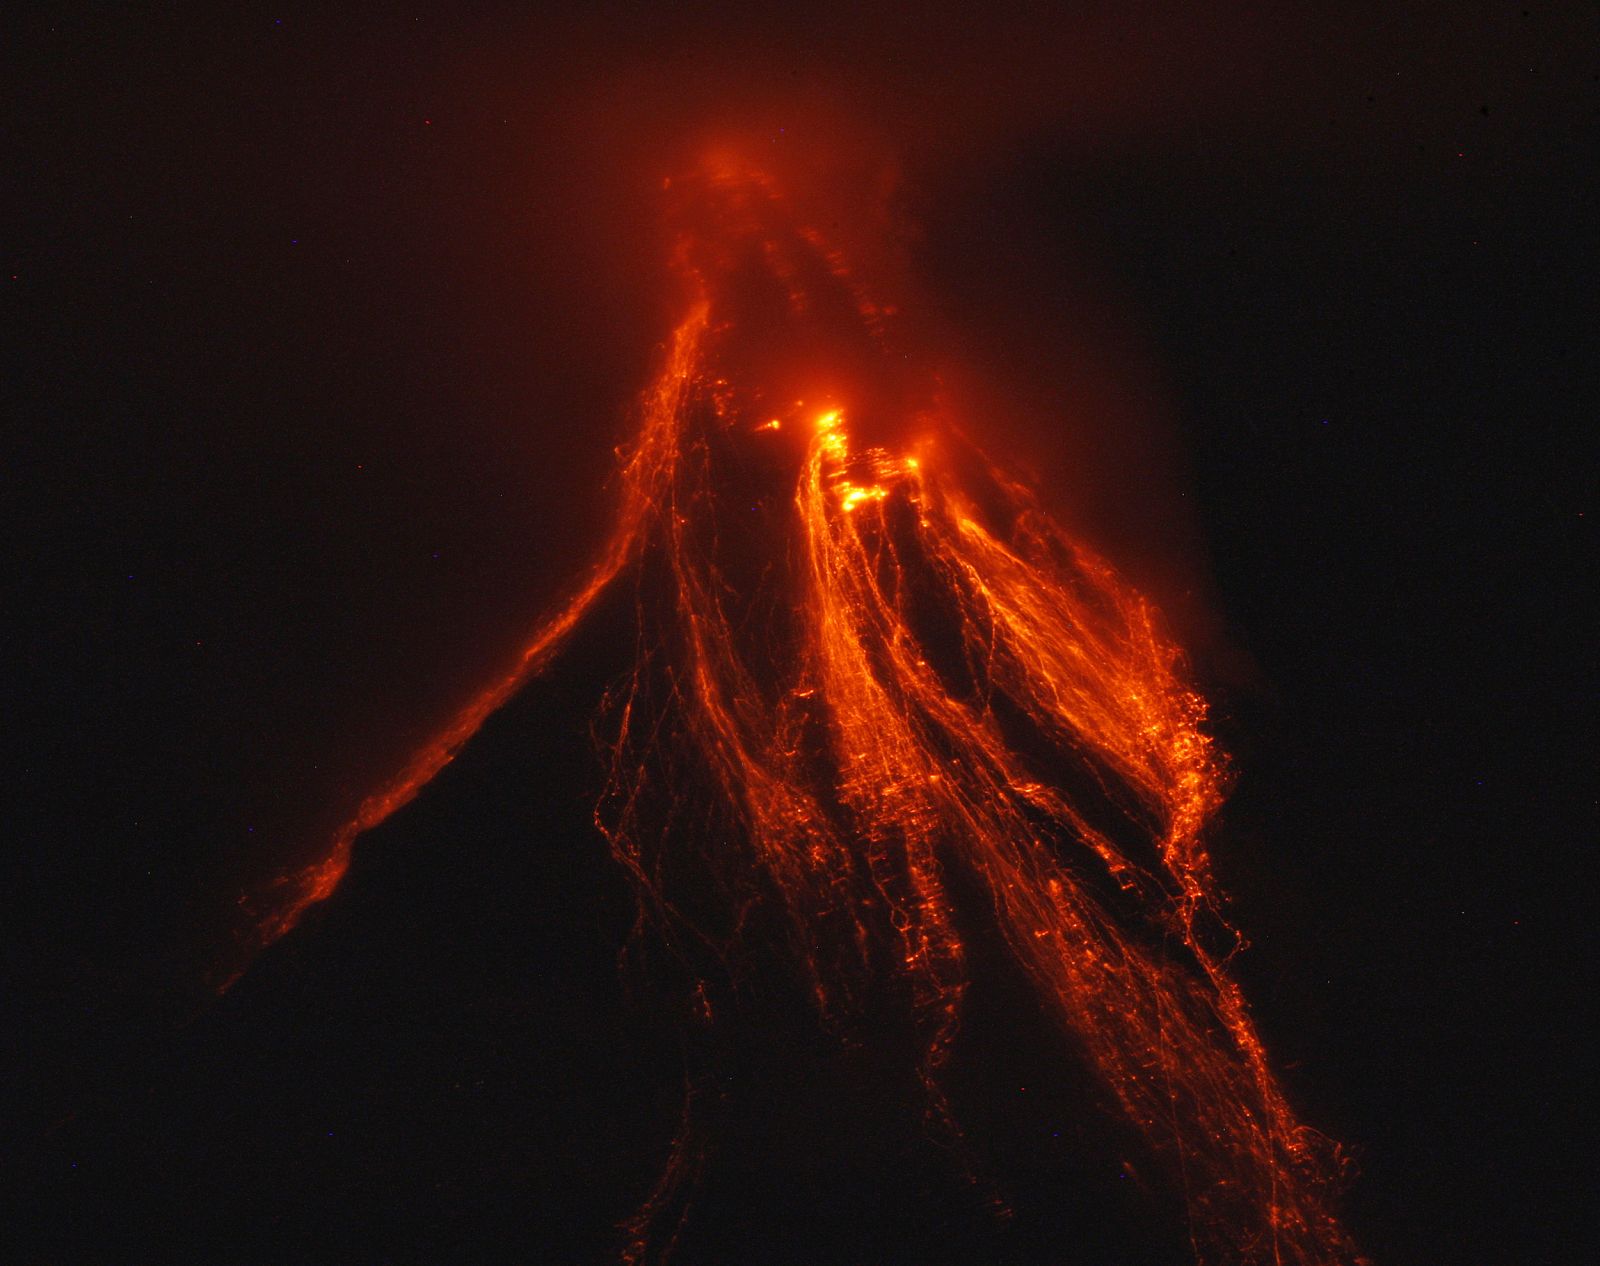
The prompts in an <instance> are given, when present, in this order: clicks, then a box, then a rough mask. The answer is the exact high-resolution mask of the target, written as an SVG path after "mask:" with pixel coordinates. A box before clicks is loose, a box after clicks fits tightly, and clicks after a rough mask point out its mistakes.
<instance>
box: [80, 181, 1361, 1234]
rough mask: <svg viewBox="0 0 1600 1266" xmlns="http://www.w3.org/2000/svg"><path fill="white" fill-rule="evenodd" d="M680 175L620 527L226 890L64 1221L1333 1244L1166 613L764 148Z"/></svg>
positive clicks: (1213, 763) (200, 1228) (1315, 1155)
mask: <svg viewBox="0 0 1600 1266" xmlns="http://www.w3.org/2000/svg"><path fill="white" fill-rule="evenodd" d="M667 192H668V197H669V201H670V202H671V203H672V204H673V217H674V223H675V226H676V229H675V243H676V245H675V251H674V263H675V266H676V271H677V275H678V276H679V278H680V280H681V283H682V289H683V295H684V298H683V303H682V310H683V315H682V317H681V320H680V321H679V323H678V325H677V328H676V330H675V332H674V334H673V335H672V338H671V339H670V341H669V343H668V344H667V345H666V347H665V348H664V349H663V352H662V355H661V364H660V368H659V371H658V374H657V377H656V380H655V382H654V383H653V385H652V386H651V387H650V388H649V389H648V390H647V391H646V392H645V393H644V394H643V396H642V397H641V400H640V403H639V407H638V429H637V435H636V438H635V439H634V441H633V443H632V444H631V445H630V446H629V447H627V448H626V449H624V450H623V451H621V452H620V453H619V468H618V472H619V473H618V476H617V480H616V485H617V486H616V489H615V495H616V497H617V500H618V510H617V514H616V519H615V526H614V528H613V531H612V533H611V535H610V537H609V538H608V540H607V541H606V542H605V544H604V545H603V546H602V548H601V550H600V551H599V553H598V556H597V559H596V562H595V563H594V565H593V567H592V569H591V571H590V573H589V574H588V575H587V576H586V577H585V578H584V579H583V580H582V582H581V583H580V584H579V585H578V586H577V587H576V588H575V590H574V592H573V593H572V595H571V596H570V597H569V598H568V599H567V600H566V601H565V602H564V603H563V604H562V605H560V606H559V607H558V608H557V609H556V610H555V612H554V613H553V614H552V615H551V616H550V617H549V619H548V620H547V621H546V622H545V623H544V624H542V625H541V626H540V627H539V628H538V629H537V630H536V632H535V633H534V635H533V636H532V638H531V639H530V642H529V644H528V646H527V648H526V650H525V652H524V653H523V655H522V656H521V658H520V660H519V661H518V662H517V663H516V664H515V665H513V666H512V667H511V668H510V669H509V670H508V671H507V672H506V673H505V674H504V675H503V676H502V677H501V678H499V679H498V680H496V681H495V682H493V683H491V684H490V685H489V686H488V687H486V688H485V690H484V691H483V692H482V693H481V694H480V695H479V696H478V697H477V698H476V699H474V700H473V701H472V702H471V703H469V705H468V706H467V707H466V708H465V709H464V710H463V711H462V713H461V714H460V716H459V717H458V718H457V719H456V720H455V721H454V722H453V723H452V724H451V725H449V726H448V727H447V728H446V729H445V730H444V732H443V733H441V734H440V735H439V736H438V737H437V738H436V739H435V740H434V741H433V742H431V743H429V744H427V745H426V746H425V747H424V748H423V749H422V750H421V751H420V752H419V753H418V754H417V755H416V757H415V758H414V759H413V761H412V762H410V763H409V764H408V765H407V766H406V768H405V769H403V770H402V771H400V773H399V774H398V775H397V776H396V777H395V778H394V779H393V780H392V781H391V782H390V783H389V784H388V785H386V786H384V787H382V788H380V789H378V790H377V791H376V792H374V793H373V795H372V796H370V797H369V798H368V799H367V800H366V801H365V802H364V803H363V804H362V805H361V807H360V808H359V810H358V811H357V812H356V814H355V815H354V816H353V817H352V819H351V821H350V822H349V824H348V825H347V827H346V828H345V829H344V830H343V831H342V832H341V833H340V834H339V835H338V836H337V837H336V838H335V839H334V840H333V841H332V842H331V844H330V846H329V847H328V849H327V850H326V851H325V854H324V856H323V857H322V858H321V859H319V860H318V861H317V862H316V863H315V864H314V865H312V866H310V867H308V868H305V869H303V870H299V871H295V872H292V873H289V874H286V875H284V876H282V877H281V878H280V879H279V880H278V881H277V883H276V884H274V885H272V886H270V887H269V888H268V889H267V890H266V891H264V892H263V893H260V894H255V895H254V896H253V897H252V898H251V905H252V907H253V908H255V909H257V910H258V911H259V912H260V913H259V916H258V919H257V923H256V926H255V930H254V932H253V936H254V940H255V945H256V947H257V948H258V949H259V950H261V951H262V952H261V954H260V957H259V959H258V961H257V962H256V963H255V965H254V966H253V967H252V968H251V969H250V970H249V971H248V972H247V973H246V974H245V975H244V976H243V977H242V978H239V979H236V980H229V981H227V982H225V984H224V989H223V992H224V995H225V996H224V998H223V1000H222V1002H221V1003H220V1004H219V1005H218V1007H217V1008H216V1010H215V1011H214V1012H213V1013H212V1014H211V1015H210V1016H209V1017H207V1019H206V1020H205V1021H204V1022H203V1023H202V1024H201V1025H200V1026H199V1027H198V1028H197V1029H196V1030H195V1031H194V1032H193V1033H192V1034H191V1036H190V1039H189V1041H188V1044H187V1047H186V1050H185V1051H184V1053H183V1054H182V1055H181V1056H180V1057H178V1058H176V1059H175V1060H174V1062H173V1066H172V1069H171V1071H170V1072H169V1074H168V1076H167V1084H166V1085H165V1087H164V1088H163V1089H161V1090H160V1091H159V1092H158V1093H157V1094H156V1095H155V1096H154V1098H153V1099H152V1103H153V1104H155V1105H158V1106H157V1107H152V1108H151V1109H150V1111H149V1112H148V1113H145V1114H143V1115H140V1116H138V1118H137V1120H136V1121H134V1122H133V1123H131V1124H129V1126H128V1127H127V1128H128V1130H129V1131H130V1132H132V1134H133V1135H136V1136H137V1138H135V1139H134V1140H132V1141H131V1142H130V1141H129V1140H128V1139H125V1140H124V1142H125V1143H129V1152H128V1154H130V1155H136V1156H143V1157H146V1158H148V1161H149V1162H150V1163H149V1165H148V1171H149V1173H153V1174H158V1175H159V1180H158V1181H154V1182H152V1181H151V1180H150V1178H149V1177H148V1176H147V1175H146V1174H145V1173H138V1172H135V1173H127V1174H124V1175H122V1177H121V1178H120V1179H119V1180H118V1181H120V1182H123V1183H125V1184H128V1185H130V1188H131V1189H132V1190H134V1191H140V1192H143V1194H142V1195H141V1196H140V1198H138V1199H136V1200H133V1201H129V1202H124V1203H125V1204H126V1205H128V1206H129V1207H136V1208H138V1209H140V1211H141V1212H140V1214H139V1216H138V1217H137V1218H135V1219H133V1220H132V1222H131V1223H130V1224H129V1225H127V1226H125V1227H123V1228H122V1229H121V1231H122V1235H121V1236H118V1235H115V1234H113V1235H106V1234H104V1233H103V1232H102V1233H101V1234H100V1235H99V1236H98V1238H97V1242H101V1243H104V1242H110V1241H111V1240H114V1239H117V1238H123V1237H132V1238H135V1239H137V1238H141V1237H147V1236H151V1235H157V1234H161V1233H163V1232H170V1231H171V1230H172V1228H174V1227H182V1228H184V1231H183V1233H184V1235H185V1236H186V1237H187V1238H188V1240H189V1242H190V1248H191V1249H192V1250H194V1251H198V1252H203V1253H205V1254H207V1255H212V1256H215V1255H217V1254H219V1253H220V1254H223V1255H225V1256H230V1257H231V1256H238V1255H239V1254H245V1255H246V1256H248V1255H249V1254H251V1253H259V1252H262V1251H265V1252H266V1253H267V1254H268V1256H269V1257H271V1256H272V1255H274V1254H277V1255H279V1256H285V1257H287V1258H289V1259H292V1260H296V1261H314V1260H329V1261H335V1260H337V1261H342V1262H349V1261H360V1260H374V1261H386V1260H418V1261H438V1260H445V1259H451V1258H457V1257H460V1258H466V1257H473V1258H480V1257H481V1258H483V1259H487V1260H503V1259H508V1258H510V1257H517V1258H518V1259H524V1260H525V1259H526V1258H528V1257H530V1256H531V1257H532V1258H534V1259H536V1260H551V1261H587V1260H604V1259H606V1258H607V1257H610V1258H612V1259H620V1260H623V1261H626V1262H630V1263H636V1262H637V1263H643V1262H659V1261H666V1260H669V1259H670V1260H672V1261H677V1262H721V1261H736V1260H758V1261H764V1262H767V1261H769V1262H780V1261H781V1262H789V1261H792V1262H797V1263H799V1262H810V1263H815V1262H834V1261H865V1262H892V1261H908V1262H909V1261H917V1262H934V1261H941V1262H942V1261H948V1262H952V1263H954V1262H972V1261H980V1260H981V1261H1018V1262H1029V1263H1035V1262H1044V1261H1052V1262H1055V1261H1063V1262H1065V1261H1084V1262H1104V1261H1109V1260H1115V1261H1118V1262H1146V1261H1148V1262H1152V1263H1154V1262H1178V1261H1212V1260H1226V1261H1231V1262H1244V1263H1257V1262H1260V1263H1267V1262H1271V1263H1285V1262H1295V1263H1333V1262H1353V1261H1358V1260H1360V1257H1359V1254H1358V1252H1357V1250H1356V1249H1355V1247H1354V1246H1353V1245H1352V1244H1351V1243H1350V1241H1349V1240H1348V1238H1347V1237H1346V1236H1345V1234H1344V1232H1343V1230H1342V1229H1341V1227H1340V1224H1339V1222H1338V1221H1337V1219H1336V1217H1335V1214H1334V1212H1333V1196H1334V1193H1335V1189H1336V1186H1337V1180H1338V1178H1339V1172H1340V1166H1341V1162H1340V1157H1339V1153H1338V1149H1337V1148H1336V1147H1335V1146H1334V1145H1332V1144H1331V1143H1330V1142H1328V1141H1327V1140H1325V1139H1323V1138H1321V1136H1319V1135H1317V1134H1316V1133H1315V1132H1314V1131H1312V1130H1310V1129H1308V1128H1307V1127H1305V1126H1304V1125H1302V1124H1301V1123H1300V1122H1299V1121H1298V1120H1297V1119H1296V1117H1295V1115H1294V1113H1293V1112H1292V1111H1291V1109H1290V1107H1289V1105H1288V1104H1287V1103H1286V1102H1285V1100H1284V1098H1283V1095H1282V1093H1281V1092H1280V1090H1279V1089H1278V1086H1277V1083H1276V1081H1275V1079H1274V1076H1273V1073H1272V1071H1271V1067H1270V1061H1269V1059H1268V1057H1267V1054H1266V1052H1265V1051H1264V1050H1263V1048H1262V1045H1261V1043H1260V1041H1259V1039H1258V1037H1257V1035H1256V1032H1255V1029H1254V1026H1253V1024H1252V1021H1251V1018H1250V1014H1249V1010H1248V1007H1247V1005H1246V1002H1245V999H1244V998H1243V996H1242V993H1241V991H1240V990H1239V988H1238V986H1237V985H1236V983H1235V982H1234V980H1233V978H1232V976H1231V974H1230V971H1229V960H1230V959H1231V957H1232V956H1233V954H1234V953H1236V952H1237V951H1238V949H1239V948H1240V946H1241V944H1242V938H1241V937H1240V935H1239V934H1238V933H1237V932H1236V931H1235V930H1234V929H1233V928H1232V927H1231V926H1230V925H1229V924H1228V922H1227V920H1226V918H1225V916H1224V914H1223V912H1222V901H1221V896H1220V894H1219V893H1218V891H1217V889H1216V884H1215V881H1214V879H1213V876H1212V868H1211V863H1210V858H1209V853H1208V842H1207V830H1208V826H1209V823H1210V821H1211V819H1212V817H1213V815H1214V813H1215V811H1216V809H1217V808H1218V806H1219V805H1220V803H1221V801H1222V798H1223V794H1224V791H1225V786H1226V773H1225V762H1224V761H1223V759H1222V757H1221V756H1220V755H1219V754H1218V753H1217V751H1216V750H1215V745H1214V743H1213V741H1212V739H1211V737H1210V736H1209V734H1208V732H1207V729H1206V726H1205V703H1204V700H1203V699H1202V698H1201V696H1200V694H1199V693H1198V691H1197V690H1196V688H1195V687H1194V685H1193V684H1192V683H1191V682H1190V680H1189V679H1188V675H1187V670H1186V667H1185V664H1184V659H1183V656H1182V654H1181V652H1180V651H1179V649H1178V647H1177V646H1176V645H1175V643H1174V642H1173V640H1172V638H1171V637H1170V635H1169V634H1168V633H1167V632H1166V631H1165V628H1164V625H1163V622H1162V620H1161V618H1160V616H1159V614H1158V613H1157V612H1156V611H1155V610H1154V609H1153V607H1152V606H1151V604H1150V603H1149V602H1148V601H1146V600H1145V599H1144V597H1143V596H1141V595H1140V594H1139V593H1138V592H1136V591H1135V590H1134V589H1133V588H1131V587H1130V586H1129V585H1128V584H1127V583H1126V582H1125V581H1124V580H1123V579H1121V578H1120V577H1119V576H1118V574H1117V572H1116V571H1115V569H1114V568H1112V567H1111V566H1110V565H1109V564H1108V563H1107V562H1106V561H1104V560H1103V559H1101V558H1100V557H1098V556H1097V555H1096V554H1095V553H1094V552H1093V551H1092V550H1090V549H1089V548H1088V547H1087V546H1086V545H1085V544H1083V543H1082V542H1081V541H1079V540H1077V539H1075V538H1074V537H1073V536H1071V535H1070V534H1069V533H1067V532H1066V531H1064V530H1063V529H1062V528H1061V527H1060V526H1059V525H1058V524H1057V523H1056V522H1055V521H1054V519H1053V518H1052V517H1051V516H1050V514H1049V513H1047V511H1046V510H1045V509H1044V508H1043V507H1042V506H1041V504H1040V503H1039V501H1038V500H1037V499H1036V498H1035V496H1034V495H1033V494H1032V493H1031V492H1030V491H1029V489H1028V488H1027V487H1026V486H1025V484H1024V483H1023V481H1021V480H1020V479H1019V478H1018V477H1017V476H1016V475H1014V474H1013V473H1011V472H1010V471H1009V470H1008V469H1007V468H1006V467H1005V465H1004V464H1003V463H1001V462H998V461H996V460H994V459H992V458H991V457H990V456H989V455H987V454H986V453H985V452H984V451H983V450H982V448H981V447H980V445H978V444H977V443H975V442H974V441H973V440H972V439H971V438H970V434H971V428H970V426H969V424H968V421H969V420H967V419H963V418H960V417H959V416H956V415H955V413H954V410H953V407H952V405H951V403H950V401H949V400H948V399H947V398H946V397H945V394H944V392H943V391H942V388H941V381H940V377H939V373H938V369H937V366H936V365H933V364H929V363H928V362H927V361H926V359H925V358H922V357H920V356H919V355H918V354H917V351H916V349H915V347H914V345H913V342H912V341H911V340H909V339H908V338H906V337H905V336H904V335H903V333H902V332H901V329H900V327H899V325H898V324H897V315H896V313H895V311H894V309H893V308H892V307H890V306H889V305H886V304H883V303H881V302H878V301H877V300H875V299H874V298H872V297H871V296H870V295H869V294H868V291H867V287H866V286H865V285H864V284H863V283H862V282H861V281H860V279H859V278H858V276H857V274H856V273H855V272H854V271H853V269H852V268H851V266H850V265H849V264H848V262H847V261H846V260H845V259H844V258H843V257H842V256H841V255H840V254H839V253H838V252H837V251H836V250H835V249H834V248H833V247H832V246H831V244H830V243H829V242H828V240H827V239H826V237H825V236H824V235H823V234H822V233H821V232H820V231H819V230H818V229H816V228H815V227H813V226H812V225H811V224H810V223H809V222H807V220H806V219H805V217H804V216H803V215H802V214H801V213H800V212H799V211H798V210H797V209H796V207H795V205H794V204H793V202H792V201H791V200H790V199H789V198H788V197H787V196H786V194H785V193H784V191H783V190H782V189H781V188H780V187H779V186H778V184H777V183H776V182H775V181H774V180H773V179H771V178H770V177H769V176H768V175H767V174H766V173H764V172H762V171H760V170H758V169H756V168H753V167H750V166H748V165H746V164H744V163H741V162H740V161H738V160H736V159H733V158H729V157H727V156H717V157H715V158H713V159H710V160H708V161H707V162H706V163H705V164H704V165H703V166H702V167H701V168H700V169H698V170H696V171H694V172H693V173H691V174H690V175H688V176H686V177H685V178H683V179H681V180H679V181H677V182H675V183H673V184H671V185H670V186H669V189H668V191H667ZM397 1100H398V1102H397ZM141 1140H142V1141H141ZM138 1168H139V1169H141V1170H143V1169H145V1168H146V1166H145V1165H143V1164H141V1165H140V1166H139V1167H138ZM173 1191H183V1192H184V1193H185V1196H184V1198H183V1201H182V1204H181V1207H177V1206H174V1205H173V1204H172V1200H171V1195H170V1193H172V1192H173ZM258 1192H260V1193H272V1194H271V1196H270V1197H267V1196H265V1195H263V1196H261V1197H259V1198H258V1197H257V1195H256V1194H255V1193H258ZM285 1193H288V1194H287V1196H286V1194H285Z"/></svg>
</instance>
